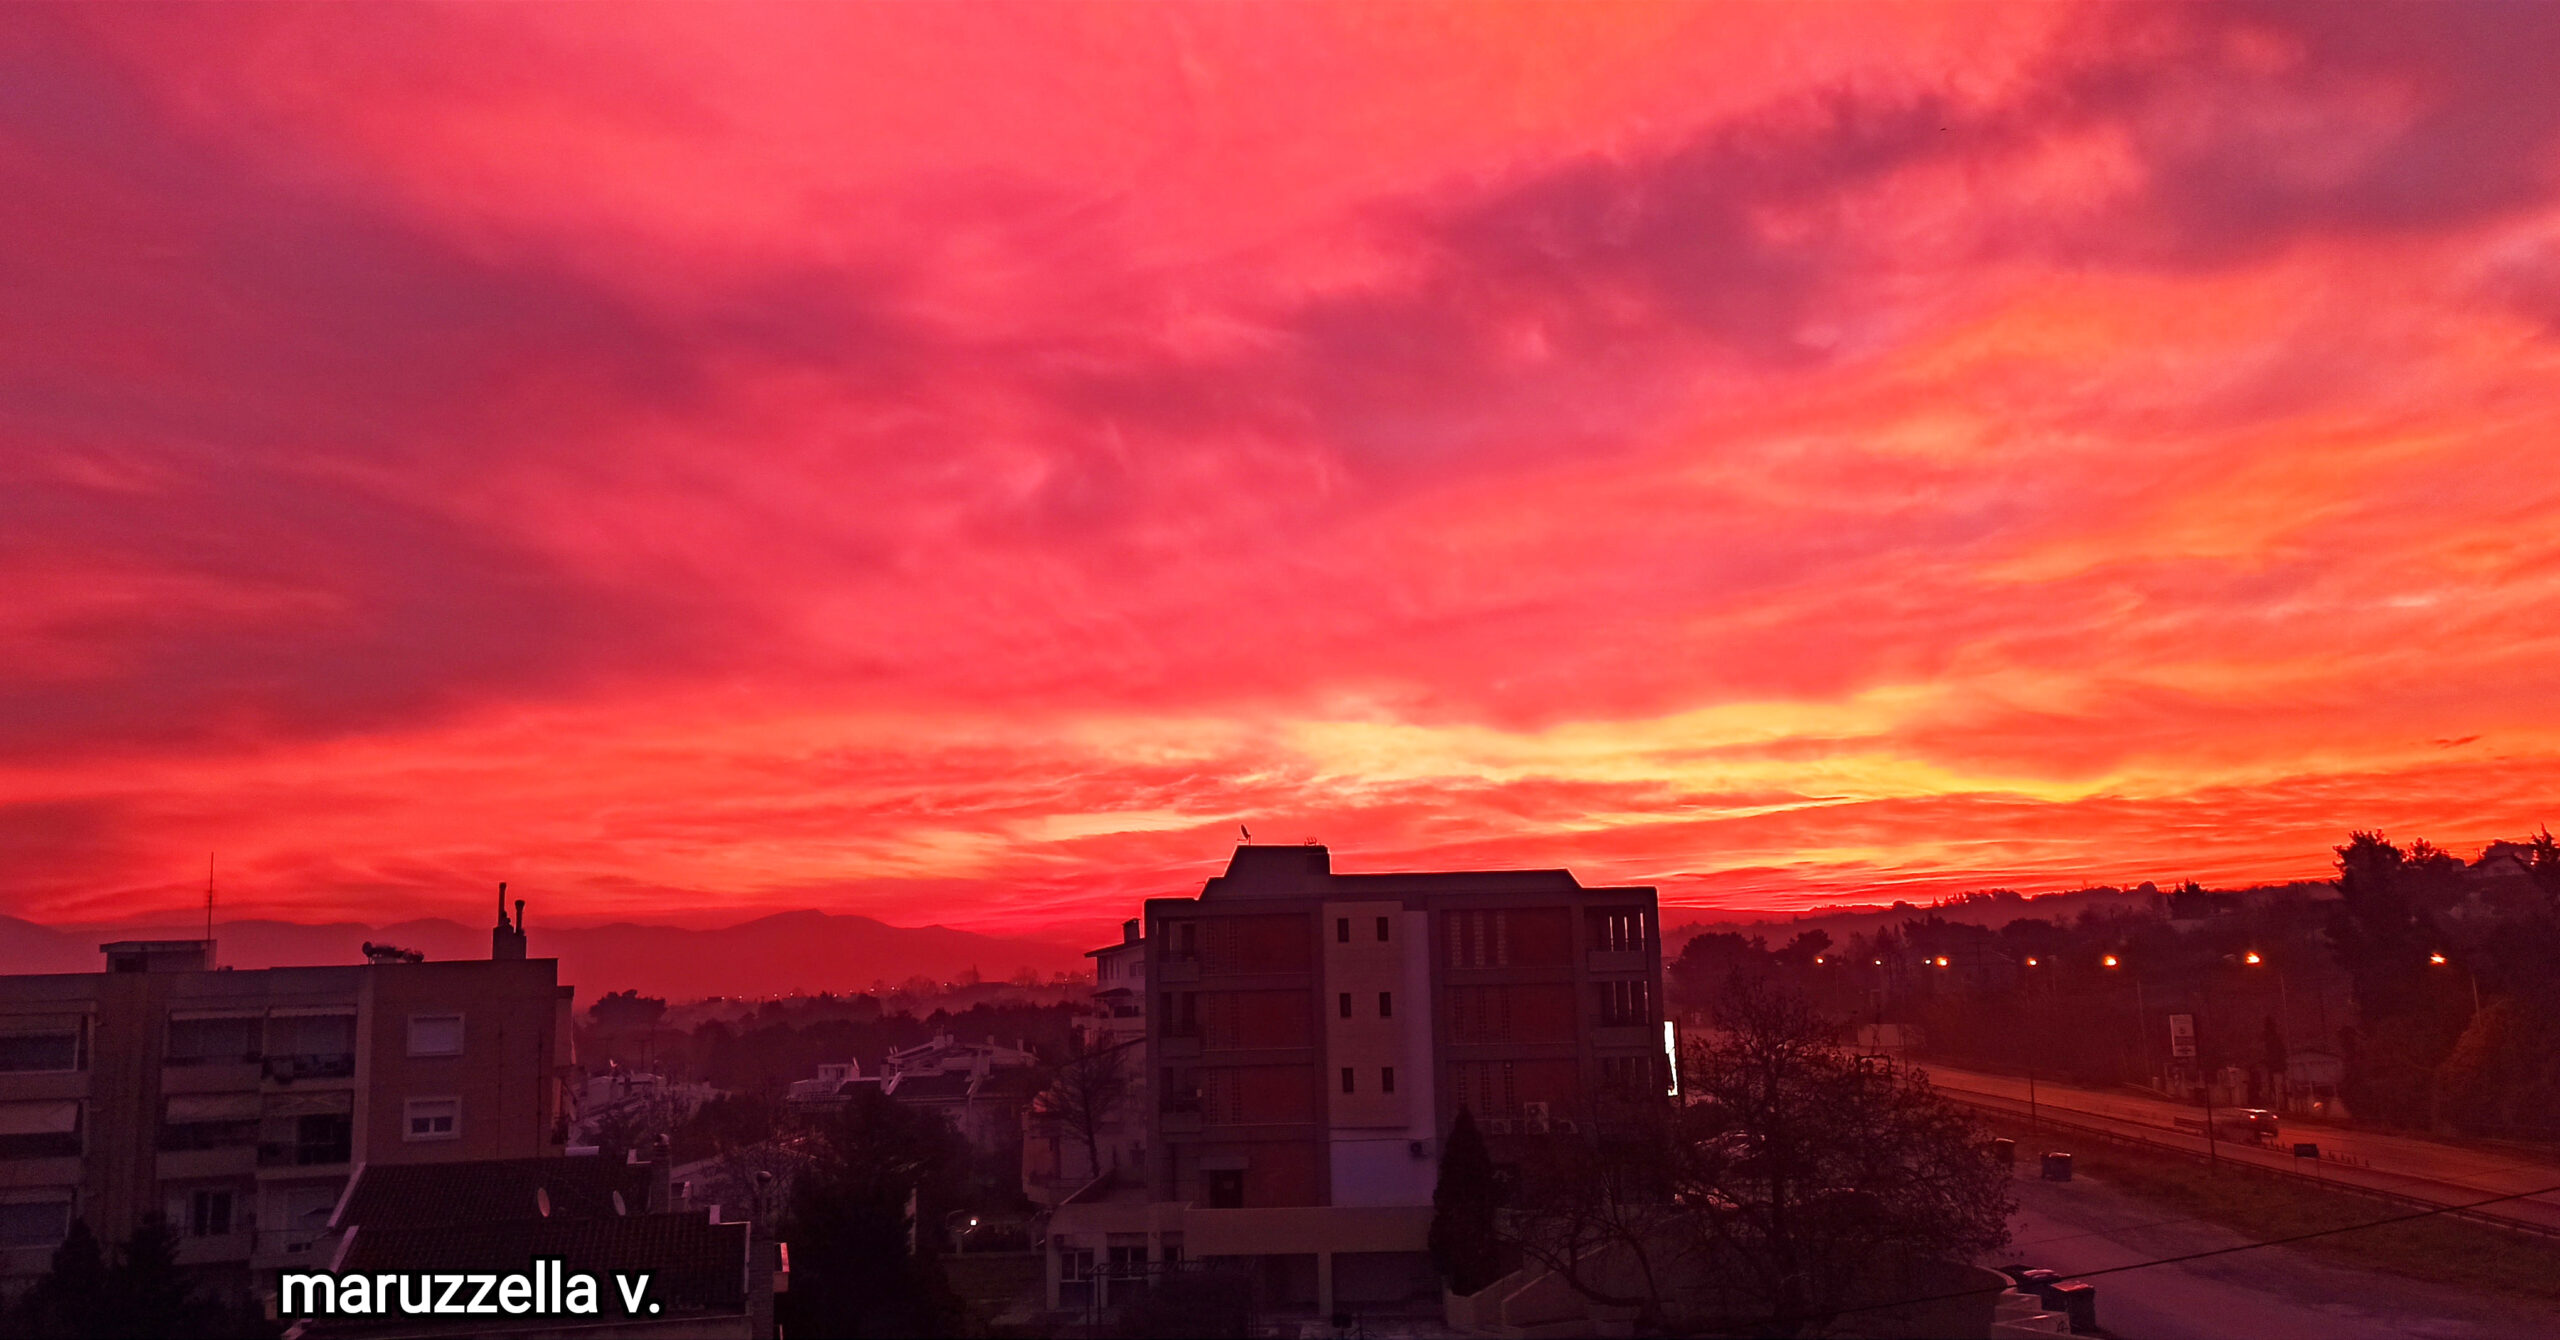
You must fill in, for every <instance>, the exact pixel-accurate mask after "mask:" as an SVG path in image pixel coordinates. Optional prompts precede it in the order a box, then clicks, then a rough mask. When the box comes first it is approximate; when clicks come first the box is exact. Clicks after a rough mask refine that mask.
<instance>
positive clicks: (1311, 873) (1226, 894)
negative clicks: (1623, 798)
mask: <svg viewBox="0 0 2560 1340" xmlns="http://www.w3.org/2000/svg"><path fill="white" fill-rule="evenodd" d="M1608 891H1609V890H1606V889H1599V888H1592V887H1587V886H1585V885H1584V884H1583V883H1582V881H1580V880H1578V879H1575V878H1574V876H1573V872H1572V871H1570V870H1417V871H1386V872H1382V873H1378V874H1365V875H1343V874H1336V873H1334V870H1333V854H1332V852H1331V851H1329V850H1328V849H1326V848H1325V847H1322V846H1320V845H1317V844H1314V843H1308V844H1306V845H1303V846H1296V847H1278V846H1253V845H1245V846H1239V847H1237V848H1236V849H1235V855H1233V856H1232V857H1230V858H1228V861H1227V870H1226V873H1225V874H1222V875H1213V876H1211V877H1210V878H1209V881H1208V883H1206V884H1205V885H1203V886H1202V887H1201V890H1200V897H1201V898H1203V899H1221V900H1223V899H1229V898H1303V897H1310V896H1324V895H1328V894H1331V895H1341V896H1345V897H1382V896H1393V895H1397V894H1417V893H1419V894H1428V893H1602V892H1608ZM1631 891H1633V890H1631Z"/></svg>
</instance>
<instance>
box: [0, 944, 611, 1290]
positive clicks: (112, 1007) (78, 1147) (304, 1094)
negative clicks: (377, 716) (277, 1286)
mask: <svg viewBox="0 0 2560 1340" xmlns="http://www.w3.org/2000/svg"><path fill="white" fill-rule="evenodd" d="M522 909H523V904H521V903H519V904H517V916H518V918H519V920H518V921H517V922H516V923H513V924H511V923H509V921H508V920H507V918H506V913H505V910H504V904H503V901H502V902H501V909H500V913H499V921H498V928H497V930H496V931H495V932H494V933H493V937H492V948H493V952H494V954H495V955H496V957H493V958H492V959H490V960H486V961H455V962H436V963H429V962H419V961H415V959H416V956H415V955H412V954H404V953H402V952H400V951H395V950H389V949H387V948H381V947H371V946H369V947H368V948H369V949H370V950H372V951H373V952H371V953H370V954H369V955H368V957H369V958H370V960H371V961H369V962H366V963H361V964H347V965H342V966H324V967H297V968H270V969H263V970H257V971H233V970H230V969H226V968H217V967H216V966H215V965H214V952H215V946H214V942H212V941H210V940H182V941H150V942H137V941H119V942H116V943H113V944H108V945H104V946H101V950H102V952H103V953H104V955H105V957H106V971H104V972H97V973H58V974H43V975H23V976H11V977H0V1292H9V1293H14V1292H15V1291H16V1289H17V1288H19V1287H22V1286H23V1285H25V1284H26V1283H28V1282H29V1281H31V1280H32V1279H33V1278H35V1277H36V1276H38V1275H40V1274H42V1273H43V1272H44V1271H45V1270H46V1269H47V1268H48V1265H49V1262H50V1258H51V1254H52V1251H53V1249H54V1247H55V1246H56V1245H58V1244H59V1243H60V1242H61V1241H62V1238H63V1236H64V1234H65V1233H66V1232H67V1230H68V1227H69V1225H70V1223H71V1222H72V1220H73V1219H74V1218H78V1219H81V1220H84V1221H86V1222H87V1224H88V1225H89V1227H90V1229H91V1230H92V1231H94V1232H95V1233H97V1234H98V1236H99V1237H100V1238H101V1239H103V1240H105V1241H107V1242H109V1243H111V1244H112V1243H114V1242H117V1241H120V1240H121V1239H123V1238H124V1237H125V1236H127V1235H129V1234H131V1233H132V1232H133V1231H134V1229H135V1228H136V1227H137V1226H139V1225H140V1224H141V1223H142V1222H143V1221H144V1219H146V1218H147V1217H150V1216H155V1215H156V1216H161V1217H163V1218H165V1219H166V1220H167V1222H168V1223H170V1224H171V1225H172V1226H173V1227H174V1228H175V1229H176V1230H177V1232H178V1234H179V1237H180V1242H179V1249H178V1259H179V1261H180V1263H181V1264H183V1265H186V1266H189V1267H191V1268H193V1271H194V1273H196V1274H197V1275H198V1277H199V1283H200V1284H201V1285H203V1286H204V1287H207V1288H208V1289H211V1290H213V1291H216V1292H223V1293H229V1294H233V1295H234V1296H239V1295H242V1294H245V1293H248V1292H252V1291H256V1290H257V1289H258V1286H259V1283H260V1280H261V1277H262V1276H264V1275H268V1274H271V1273H272V1272H273V1271H275V1270H277V1269H279V1268H282V1267H287V1266H293V1267H301V1266H305V1265H307V1264H308V1263H309V1262H310V1261H311V1260H312V1253H313V1248H314V1244H315V1243H317V1242H318V1240H319V1239H320V1237H321V1236H322V1235H323V1233H324V1231H325V1225H326V1223H327V1220H328V1218H329V1215H330V1214H331V1212H332V1211H333V1210H334V1209H335V1207H336V1206H337V1204H338V1201H339V1198H340V1196H341V1194H342V1193H343V1192H344V1191H345V1189H346V1185H347V1180H348V1178H349V1176H350V1175H351V1174H352V1173H353V1172H354V1171H355V1170H356V1169H357V1168H360V1167H365V1166H374V1167H386V1166H392V1165H399V1164H411V1163H417V1164H440V1163H453V1162H460V1161H465V1160H472V1159H490V1158H518V1157H530V1156H536V1155H544V1154H557V1153H559V1152H560V1150H561V1149H562V1148H563V1146H564V1143H565V1140H566V1135H567V1123H566V1120H565V1114H566V1111H567V1091H566V1088H567V1081H568V1078H569V1075H570V1064H571V1053H570V1010H571V999H570V988H568V987H565V986H562V985H560V983H559V972H558V964H557V961H556V960H553V959H534V958H526V957H525V956H524V936H523V932H522V930H521V917H522Z"/></svg>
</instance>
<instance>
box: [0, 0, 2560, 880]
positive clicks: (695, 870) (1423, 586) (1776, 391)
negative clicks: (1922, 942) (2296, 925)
mask: <svg viewBox="0 0 2560 1340" xmlns="http://www.w3.org/2000/svg"><path fill="white" fill-rule="evenodd" d="M2555 25H2560V19H2555V18H2554V17H2553V15H2552V14H2551V13H2547V12H2545V11H2543V10H2539V9H2531V8H2520V7H2513V6H2438V7H2434V8H2432V9H2431V10H2430V11H2429V12H2428V14H2427V15H2425V16H2423V17H2422V16H2419V15H2416V14H2414V13H2408V12H2401V11H2376V10H2369V9H2349V8H2344V7H2338V6H2326V5H2315V6H2283V5H2272V6H2245V5H2244V6H2218V7H2214V8H2211V9H2195V8H2189V7H2161V8H2150V7H2142V8H2134V7H2124V6H2092V7H2086V8H2078V9H2073V8H2064V7H2041V6H2039V7H2018V8H2013V9H1995V8H1992V7H1988V6H1979V5H1958V6H1948V7H1943V8H1932V7H1923V6H1906V5H1894V6H1883V7H1875V8H1849V7H1823V8H1820V9H1814V10H1780V9H1775V8H1771V9H1760V8H1748V9H1741V10H1701V9H1697V8H1695V7H1690V6H1677V5H1673V6H1657V5H1612V6H1575V7H1570V8H1556V7H1493V8H1488V7H1484V6H1475V5H1470V6H1457V7H1424V6H1417V7H1401V8H1397V9H1394V10H1382V9H1379V8H1376V7H1374V6H1347V7H1338V8H1335V7H1294V8H1291V9H1289V10H1285V11H1284V10H1269V11H1264V10H1241V9H1233V8H1228V7H1219V6H1197V7H1182V6H1160V7H1150V8H1145V9H1117V8H1064V9H1061V8H1057V7H1052V6H1007V5H959V6H939V7H934V8H930V9H920V8H919V9H908V8H898V7H862V8H846V7H842V6H800V7H795V6H775V7H766V8H760V9H758V10H755V11H752V12H744V11H731V10H720V9H705V8H700V7H653V6H639V7H632V8H629V9H624V10H617V11H616V13H615V15H614V17H613V20H612V21H610V22H608V21H605V20H604V19H602V18H601V17H600V16H598V15H596V14H594V13H590V12H587V11H581V10H576V9H557V10H551V9H545V10H496V9H479V8H471V7H453V8H445V9H419V10H410V11H402V12H401V13H399V14H396V15H395V14H390V13H385V12H376V11H369V10H362V9H342V8H332V7H318V8H294V7H267V8H261V9H258V10H254V11H248V10H242V11H230V10H148V11H146V10H81V11H54V10H35V11H29V12H26V13H23V14H17V15H12V16H11V18H10V19H9V20H8V21H7V23H6V27H5V31H0V199H7V200H12V201H16V202H20V203H19V204H18V205H16V206H15V207H14V208H13V209H11V210H9V211H7V212H5V213H0V278H5V282H6V284H7V286H8V288H9V291H10V292H11V293H12V295H13V300H12V302H11V303H10V304H9V305H8V307H7V310H5V311H0V348H5V349H6V351H7V352H8V355H9V357H8V358H7V359H6V360H5V364H6V366H5V368H4V369H0V384H5V390H4V391H0V590H5V591H6V592H7V593H8V594H7V596H6V598H5V600H4V601H0V637H5V638H6V639H7V641H8V647H9V655H8V656H7V657H6V658H5V659H0V854H4V855H5V856H6V857H7V858H8V859H6V860H5V861H0V868H5V873H0V911H6V912H9V913H13V914H17V915H25V916H31V917H38V918H47V919H74V918H107V917H113V916H117V915H122V914H125V913H128V912H131V911H134V910H137V909H140V908H144V907H147V906H151V905H154V904H155V902H156V903H163V904H168V905H171V906H175V905H177V904H179V903H181V902H182V901H183V900H184V898H185V897H186V896H187V894H186V892H185V891H186V890H187V889H188V888H189V887H190V881H191V880H192V879H193V877H194V876H193V874H192V872H193V871H194V870H195V869H196V868H197V864H196V863H197V862H198V861H200V860H201V858H202V854H203V853H204V852H205V851H206V850H208V849H218V850H220V851H221V852H222V853H223V854H224V855H223V859H224V864H225V868H226V869H227V870H229V871H231V872H233V873H232V874H231V876H230V877H229V879H228V881H227V882H229V883H230V884H231V885H232V887H233V890H234V892H233V894H232V895H231V896H232V898H233V900H234V905H235V906H237V907H240V908H242V909H243V910H252V911H255V910H264V911H272V912H277V913H287V914H294V915H311V916H321V915H327V916H342V915H352V914H358V913H362V912H365V911H366V910H367V909H371V908H377V907H381V906H385V905H388V906H393V907H396V908H398V909H400V911H401V912H402V913H403V914H406V913H408V912H412V911H415V912H430V911H442V910H451V911H453V912H455V913H456V914H461V913H466V912H470V913H474V914H476V908H477V906H478V904H479V899H480V895H479V893H478V892H477V890H479V889H481V888H483V887H485V884H486V882H488V881H490V880H493V879H498V878H507V879H510V880H512V881H514V882H515V883H517V884H518V885H519V886H522V887H525V888H527V889H528V890H541V891H542V896H543V897H545V899H546V900H547V901H548V902H549V903H551V904H552V905H553V906H554V912H553V915H554V916H559V917H565V918H579V919H601V918H607V917H629V918H655V917H693V918H701V917H713V918H715V919H716V918H722V917H726V916H728V915H729V914H731V913H733V912H734V913H740V914H743V913H746V912H750V911H765V910H773V909H777V908H784V907H795V906H805V905H823V906H828V907H840V908H843V909H846V910H853V911H861V912H865V913H870V914H873V915H878V916H881V917H884V918H885V919H889V920H892V921H926V920H936V921H945V922H951V923H956V924H967V925H976V926H985V927H1003V928H1008V929H1018V928H1020V927H1022V926H1025V925H1041V924H1050V925H1056V926H1060V927H1073V928H1078V929H1082V928H1088V927H1092V926H1096V925H1099V924H1101V923H1103V922H1105V921H1107V920H1110V919H1113V918H1115V917H1116V915H1117V914H1118V913H1119V911H1120V910H1122V909H1123V908H1125V907H1126V905H1127V903H1128V902H1129V900H1131V899H1132V898H1135V897H1138V896H1141V895H1145V894H1152V893H1162V892H1165V891H1168V890H1172V889H1178V888H1180V887H1183V886H1185V885H1187V884H1189V883H1190V882H1192V881H1194V880H1196V879H1198V878H1200V877H1201V876H1202V875H1203V874H1204V873H1207V872H1208V871H1209V870H1210V869H1211V867H1213V866H1214V865H1215V863H1216V862H1217V861H1218V859H1219V858H1220V855H1221V852H1222V851H1223V848H1224V844H1225V842H1226V840H1227V838H1228V837H1229V836H1231V835H1232V833H1233V831H1234V827H1235V825H1236V824H1237V823H1238V822H1240V821H1241V822H1245V823H1249V824H1251V825H1253V827H1254V829H1255V831H1256V832H1257V834H1260V835H1262V836H1264V837H1280V838H1282V839H1284V840H1295V839H1296V838H1299V837H1303V836H1316V837H1320V838H1323V839H1325V840H1327V841H1329V842H1331V843H1333V844H1334V845H1335V847H1336V848H1337V850H1338V851H1339V852H1340V856H1339V857H1338V859H1339V860H1340V862H1341V864H1342V865H1343V867H1344V868H1369V869H1378V868H1386V867H1390V866H1396V865H1421V864H1432V865H1453V864H1489V865H1515V864H1530V865H1555V864H1571V865H1573V866H1574V867H1575V868H1576V869H1577V870H1579V871H1580V872H1582V873H1583V874H1584V875H1585V876H1586V877H1587V878H1591V879H1595V880H1612V881H1618V880H1638V881H1652V882H1658V883H1660V884H1662V885H1663V886H1664V889H1665V893H1666V896H1667V897H1669V898H1671V899H1672V900H1674V901H1678V902H1684V903H1689V904H1696V905H1706V904H1714V903H1722V904H1726V905H1751V906H1767V905H1785V906H1791V907H1802V906H1815V905H1819V904H1820V903H1822V902H1824V901H1826V900H1837V899H1844V898H1847V899H1862V898H1867V897H1870V896H1876V895H1878V894H1879V892H1893V893H1894V896H1911V892H1912V891H1922V892H1926V891H1940V892H1943V891H1948V890H1953V889H1958V888H1966V887H1982V886H1990V885H2007V886H2022V887H2044V886H2049V885H2052V884H2058V883H2072V882H2081V881H2090V880H2101V879H2107V880H2127V881H2130V880H2138V879H2142V878H2156V879H2171V878H2185V877H2188V876H2197V877H2204V878H2213V879H2259V878H2279V877H2293V876H2302V875H2313V874H2317V873H2319V872H2320V871H2321V870H2322V868H2323V867H2324V864H2325V862H2324V859H2323V858H2324V856H2325V852H2326V847H2327V845H2328V844H2329V843H2330V842H2333V841H2335V840H2337V838H2338V836H2339V835H2340V834H2342V833H2343V832H2344V831H2345V830H2346V829H2348V828H2350V827H2359V826H2377V825H2378V826H2382V827H2386V828H2389V829H2392V830H2394V831H2396V832H2403V833H2406V834H2409V835H2416V834H2418V833H2424V834H2426V835H2428V836H2431V837H2434V838H2436V839H2437V840H2438V841H2440V842H2447V843H2452V844H2456V845H2459V844H2462V843H2476V842H2480V841H2485V840H2487V839H2489V838H2492V837H2498V836H2507V835H2512V834H2515V833H2518V832H2520V831H2523V830H2525V829H2529V828H2531V827H2533V826H2535V825H2536V824H2539V823H2541V822H2545V821H2547V820H2548V819H2549V818H2550V817H2551V816H2549V815H2546V814H2543V813H2541V812H2540V811H2539V809H2538V808H2537V807H2538V806H2540V805H2543V804H2546V803H2547V799H2546V798H2545V797H2544V796H2543V795H2541V794H2538V793H2537V792H2536V791H2535V789H2534V787H2533V786H2532V784H2531V781H2530V779H2532V778H2534V777H2537V776H2540V775H2543V774H2545V773H2547V772H2549V771H2550V770H2551V768H2552V766H2553V764H2554V762H2555V756H2560V732H2555V731H2554V729H2553V728H2552V727H2550V726H2549V725H2548V724H2547V721H2546V718H2547V716H2548V712H2547V710H2546V708H2545V705H2546V704H2548V703H2549V702H2552V701H2555V700H2560V671H2555V670H2554V669H2553V668H2552V667H2554V666H2560V656H2555V655H2554V652H2555V651H2560V533H2555V532H2554V531H2553V530H2552V528H2551V527H2550V526H2549V525H2548V524H2547V519H2548V517H2549V516H2550V514H2551V511H2552V508H2553V505H2554V503H2555V502H2560V476H2554V475H2553V474H2552V472H2551V471H2549V470H2548V469H2547V468H2546V466H2545V463H2544V462H2543V460H2542V455H2543V452H2542V450H2541V448H2542V444H2545V443H2547V442H2548V441H2550V440H2551V436H2552V432H2553V429H2554V428H2555V426H2560V423H2555V419H2556V418H2560V398H2555V396H2554V393H2553V392H2552V390H2551V388H2552V387H2554V386H2560V376H2555V373H2560V366H2555V363H2560V318H2555V316H2554V313H2556V312H2560V303H2555V302H2554V301H2553V296H2552V295H2554V294H2560V281H2555V279H2554V277H2555V276H2560V260H2555V257H2560V177H2555V173H2560V93H2555V92H2554V91H2553V90H2552V88H2551V86H2550V84H2549V81H2548V80H2547V78H2545V77H2544V76H2543V74H2542V72H2541V70H2540V68H2539V62H2538V61H2537V60H2536V59H2534V54H2535V53H2538V52H2539V51H2542V50H2547V49H2549V48H2550V46H2551V42H2552V39H2553V38H2554V37H2556V36H2560V34H2555V33H2553V32H2552V31H2551V29H2552V28H2553V27H2554V26H2555ZM2489 128H2494V129H2495V131H2496V133H2495V134H2489V133H2486V131H2487V130H2488V129H2489ZM1895 891H1900V892H1895Z"/></svg>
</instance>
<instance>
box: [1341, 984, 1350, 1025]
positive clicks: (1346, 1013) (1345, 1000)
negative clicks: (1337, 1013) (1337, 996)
mask: <svg viewBox="0 0 2560 1340" xmlns="http://www.w3.org/2000/svg"><path fill="white" fill-rule="evenodd" d="M1342 1017H1343V1018H1345V1019H1348V1018H1350V1017H1351V993H1350V992H1348V991H1345V992H1343V993H1342Z"/></svg>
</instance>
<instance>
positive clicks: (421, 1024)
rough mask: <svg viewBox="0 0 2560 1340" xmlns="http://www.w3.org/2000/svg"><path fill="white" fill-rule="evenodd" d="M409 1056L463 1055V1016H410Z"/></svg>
mask: <svg viewBox="0 0 2560 1340" xmlns="http://www.w3.org/2000/svg"><path fill="white" fill-rule="evenodd" d="M409 1054H410V1055H411V1056H460V1055H462V1016H461V1015H458V1014H413V1015H410V1016H409Z"/></svg>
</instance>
